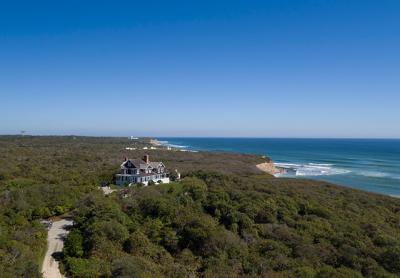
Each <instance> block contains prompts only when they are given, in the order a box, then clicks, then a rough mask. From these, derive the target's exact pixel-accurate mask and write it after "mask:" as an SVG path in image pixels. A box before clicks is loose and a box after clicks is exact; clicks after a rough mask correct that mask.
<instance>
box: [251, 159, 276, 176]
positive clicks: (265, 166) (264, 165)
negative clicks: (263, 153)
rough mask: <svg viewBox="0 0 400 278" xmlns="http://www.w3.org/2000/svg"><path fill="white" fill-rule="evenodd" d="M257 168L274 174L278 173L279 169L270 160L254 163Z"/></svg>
mask: <svg viewBox="0 0 400 278" xmlns="http://www.w3.org/2000/svg"><path fill="white" fill-rule="evenodd" d="M256 166H257V168H258V169H259V170H261V171H263V172H266V173H268V174H271V175H276V174H279V173H280V170H279V169H278V168H276V167H275V165H274V163H273V162H272V161H269V162H264V163H260V164H257V165H256Z"/></svg>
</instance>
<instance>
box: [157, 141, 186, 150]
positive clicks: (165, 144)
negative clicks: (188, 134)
mask: <svg viewBox="0 0 400 278" xmlns="http://www.w3.org/2000/svg"><path fill="white" fill-rule="evenodd" d="M158 142H159V143H160V144H161V145H163V146H166V147H171V148H177V149H186V148H187V147H188V146H182V145H175V144H170V143H169V142H168V141H158Z"/></svg>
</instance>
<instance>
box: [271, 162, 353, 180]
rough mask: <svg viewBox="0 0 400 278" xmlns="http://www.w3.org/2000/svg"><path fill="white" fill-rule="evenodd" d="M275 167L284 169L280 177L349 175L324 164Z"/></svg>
mask: <svg viewBox="0 0 400 278" xmlns="http://www.w3.org/2000/svg"><path fill="white" fill-rule="evenodd" d="M275 166H277V167H279V168H284V169H285V173H284V174H283V175H280V176H304V177H307V176H330V175H341V174H347V173H350V171H349V170H346V169H340V168H336V167H334V166H333V165H332V164H326V163H307V164H296V163H275Z"/></svg>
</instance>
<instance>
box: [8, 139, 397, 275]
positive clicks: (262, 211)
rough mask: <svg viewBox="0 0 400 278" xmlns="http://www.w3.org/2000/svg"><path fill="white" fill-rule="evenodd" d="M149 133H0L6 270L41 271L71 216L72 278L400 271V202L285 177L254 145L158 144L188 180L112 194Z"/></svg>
mask: <svg viewBox="0 0 400 278" xmlns="http://www.w3.org/2000/svg"><path fill="white" fill-rule="evenodd" d="M146 144H147V142H146V141H139V142H136V141H130V140H128V139H125V138H90V137H72V136H70V137H30V136H25V137H20V136H0V163H1V164H0V165H1V166H0V273H2V275H1V277H40V265H41V260H42V258H43V254H44V250H45V247H46V229H45V227H44V226H42V225H41V224H40V220H42V219H47V218H49V217H54V216H63V215H66V214H69V215H71V216H72V217H73V218H74V221H75V225H74V227H73V228H72V230H71V232H70V234H69V236H68V238H67V239H66V241H65V248H64V254H63V258H62V267H63V271H64V272H65V273H66V274H67V275H68V276H71V277H237V276H244V277H399V276H400V200H399V199H395V198H391V197H386V196H381V195H378V194H371V193H367V192H362V191H357V190H353V189H348V188H344V187H340V186H335V185H332V184H328V183H324V182H318V181H311V180H300V179H297V180H294V179H278V178H273V177H271V176H269V175H266V174H263V173H261V172H259V171H258V170H257V168H256V167H255V165H256V164H257V163H260V162H263V161H265V159H264V158H261V157H258V156H252V155H241V154H227V153H207V152H200V153H190V152H180V151H167V150H151V151H150V150H149V151H147V150H146V152H149V153H150V155H151V158H154V160H162V161H163V162H164V163H165V164H166V166H167V167H168V168H169V169H170V170H171V171H172V170H174V169H178V170H179V171H181V172H182V173H183V175H184V178H183V179H182V180H181V181H179V182H175V183H171V184H165V185H156V186H148V187H130V188H121V190H119V191H118V192H115V193H113V194H111V195H108V196H104V195H103V194H102V192H101V191H100V190H98V189H97V187H98V186H99V184H101V183H103V182H112V178H113V174H114V173H115V172H116V171H117V170H118V167H119V164H120V163H121V161H122V158H123V157H124V156H128V157H132V158H135V157H140V156H142V155H143V154H144V151H143V150H139V151H127V150H126V149H125V148H126V147H128V146H134V147H137V148H141V147H142V146H145V145H146Z"/></svg>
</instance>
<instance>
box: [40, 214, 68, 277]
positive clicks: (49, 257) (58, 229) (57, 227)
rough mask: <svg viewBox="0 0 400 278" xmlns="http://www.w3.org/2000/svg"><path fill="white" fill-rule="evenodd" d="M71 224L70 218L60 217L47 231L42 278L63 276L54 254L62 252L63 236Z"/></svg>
mask: <svg viewBox="0 0 400 278" xmlns="http://www.w3.org/2000/svg"><path fill="white" fill-rule="evenodd" d="M71 225H72V220H69V219H62V220H59V221H55V222H53V225H52V226H51V228H50V230H49V231H48V233H47V251H46V255H45V257H44V261H43V265H42V274H43V277H44V278H62V277H64V276H63V275H62V274H61V272H60V269H59V268H58V261H56V260H55V259H54V256H57V254H60V252H62V249H63V246H64V238H65V236H66V235H67V234H68V230H67V228H68V226H71Z"/></svg>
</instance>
